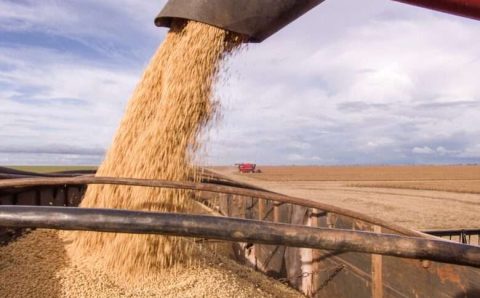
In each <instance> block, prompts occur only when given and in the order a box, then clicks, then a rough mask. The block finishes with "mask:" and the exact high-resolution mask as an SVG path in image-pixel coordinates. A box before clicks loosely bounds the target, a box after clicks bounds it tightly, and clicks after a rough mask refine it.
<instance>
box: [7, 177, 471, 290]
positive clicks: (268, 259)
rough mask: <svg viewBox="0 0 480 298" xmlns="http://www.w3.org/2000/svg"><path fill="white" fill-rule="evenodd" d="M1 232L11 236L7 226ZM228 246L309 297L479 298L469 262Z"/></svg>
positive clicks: (271, 206)
mask: <svg viewBox="0 0 480 298" xmlns="http://www.w3.org/2000/svg"><path fill="white" fill-rule="evenodd" d="M224 183H225V181H224ZM85 189H86V187H85V186H83V185H57V186H53V187H34V188H22V189H10V190H3V189H2V190H1V191H0V204H2V205H46V206H72V207H73V206H77V205H78V204H79V203H80V201H81V197H82V196H83V193H84V191H85ZM197 198H198V199H199V200H201V201H203V202H204V203H205V204H206V205H208V206H210V207H211V208H213V209H216V210H217V211H219V212H220V213H221V214H223V215H225V216H229V217H238V218H247V219H261V220H266V221H274V222H283V223H291V224H299V225H308V226H313V227H329V228H342V229H353V230H364V231H375V232H383V233H391V234H395V232H393V231H390V230H387V229H385V228H380V227H378V226H375V225H372V224H369V223H366V222H363V221H360V220H355V219H352V218H350V217H346V216H341V215H338V214H335V213H331V212H324V211H322V210H316V209H312V208H306V207H303V206H299V205H293V204H285V203H276V202H275V201H272V200H265V199H256V198H247V197H240V196H235V195H228V194H213V193H207V192H199V193H198V197H197ZM3 232H4V234H5V233H6V236H7V237H10V238H11V237H12V231H5V229H4V231H3ZM1 235H2V233H1V232H0V238H1ZM4 236H5V235H4ZM232 246H233V249H234V252H235V256H236V257H237V260H238V261H239V262H241V263H243V264H246V265H250V266H253V267H255V268H256V269H257V270H260V271H262V272H264V273H266V274H267V275H270V276H272V277H275V278H277V279H280V280H282V281H284V282H286V283H289V284H290V285H291V286H293V287H295V288H297V289H299V290H300V291H302V292H303V293H305V294H306V295H307V296H309V297H480V270H479V269H475V268H471V267H465V266H458V265H449V264H442V263H437V262H431V261H421V260H410V259H402V258H396V257H387V256H380V255H370V254H362V253H332V252H330V251H325V250H314V249H306V248H291V247H285V246H272V245H256V244H255V245H253V244H249V243H233V244H232Z"/></svg>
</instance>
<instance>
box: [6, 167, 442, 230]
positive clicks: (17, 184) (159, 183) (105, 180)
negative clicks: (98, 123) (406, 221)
mask: <svg viewBox="0 0 480 298" xmlns="http://www.w3.org/2000/svg"><path fill="white" fill-rule="evenodd" d="M83 184H114V185H131V186H145V187H163V188H177V189H190V190H196V191H208V192H215V193H225V194H232V195H238V196H243V197H254V198H260V199H267V200H273V201H278V202H282V203H289V204H295V205H301V206H305V207H309V208H316V209H321V210H323V211H328V212H332V213H336V214H339V215H344V216H348V217H351V218H354V219H359V220H362V221H364V222H367V223H371V224H375V225H378V226H381V227H384V228H387V229H389V230H392V231H395V232H398V233H400V234H403V235H407V236H414V237H423V238H434V236H431V235H428V234H424V233H422V232H418V231H414V230H410V229H407V228H404V227H402V226H398V225H395V224H392V223H390V222H387V221H385V220H382V219H379V218H375V217H373V216H369V215H365V214H362V213H359V212H355V211H352V210H348V209H344V208H340V207H337V206H333V205H329V204H324V203H320V202H317V201H313V200H307V199H303V198H296V197H291V196H287V195H283V194H278V193H274V192H266V191H260V190H252V189H244V188H239V187H231V186H223V185H214V184H206V183H194V182H179V181H166V180H150V179H133V178H113V177H93V176H79V177H73V178H68V177H59V178H25V179H9V180H0V189H2V188H23V187H32V186H45V185H83Z"/></svg>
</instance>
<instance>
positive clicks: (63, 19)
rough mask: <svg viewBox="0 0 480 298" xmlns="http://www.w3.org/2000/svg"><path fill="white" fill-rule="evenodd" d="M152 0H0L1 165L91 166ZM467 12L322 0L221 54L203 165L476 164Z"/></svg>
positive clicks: (472, 26)
mask: <svg viewBox="0 0 480 298" xmlns="http://www.w3.org/2000/svg"><path fill="white" fill-rule="evenodd" d="M164 3H165V1H160V0H157V1H152V0H102V1H96V0H42V1H34V0H0V127H1V128H0V164H3V165H18V164H98V163H99V162H100V161H101V160H102V157H103V154H104V152H105V149H106V148H107V147H108V146H109V144H110V142H111V140H112V137H113V134H114V131H115V129H116V127H117V125H118V123H119V120H120V118H121V116H122V113H123V111H124V107H125V104H126V101H127V100H128V98H129V96H130V94H131V93H132V90H133V88H134V86H135V84H136V82H137V81H138V78H139V77H140V75H141V72H142V70H143V69H144V68H145V66H146V64H147V63H148V60H149V58H150V57H151V55H152V54H153V52H154V51H155V49H156V48H157V47H158V45H159V44H160V43H161V42H162V40H163V38H164V36H165V33H166V30H165V29H159V28H155V27H154V26H153V19H154V17H155V15H156V14H157V13H158V11H159V10H160V8H161V7H162V6H163V4H164ZM479 36H480V22H476V21H472V20H468V19H463V18H459V17H454V16H449V15H445V14H441V13H436V12H432V11H428V10H424V9H419V8H415V7H410V6H406V5H403V4H398V3H395V2H391V1H387V0H363V1H351V0H327V1H326V2H325V3H324V4H322V5H320V6H318V7H317V8H316V9H314V10H312V11H311V12H309V13H308V14H307V15H305V16H304V17H302V18H301V19H299V20H297V21H296V22H295V23H293V24H291V25H290V26H288V27H286V28H285V29H284V30H282V31H281V32H279V33H277V34H276V35H274V36H273V37H271V38H270V39H268V40H266V41H265V42H264V43H262V44H252V45H250V46H249V47H248V49H247V50H245V51H242V52H241V53H239V54H238V55H236V56H235V57H234V58H233V59H231V61H229V68H230V71H229V74H228V79H226V80H224V81H225V82H224V83H222V85H220V86H218V88H217V90H218V91H217V94H218V96H219V97H220V98H221V101H222V105H223V118H222V120H221V121H219V122H218V123H217V125H216V127H215V128H214V129H213V130H212V131H211V134H210V137H209V138H208V140H209V142H208V145H207V147H206V150H205V151H206V152H205V153H204V154H205V155H204V156H203V157H202V160H204V161H205V162H207V163H209V164H232V163H235V162H238V161H252V162H257V163H261V164H401V163H409V164H410V163H478V162H480V117H479V115H478V111H479V110H480V80H479V77H480V38H478V37H479Z"/></svg>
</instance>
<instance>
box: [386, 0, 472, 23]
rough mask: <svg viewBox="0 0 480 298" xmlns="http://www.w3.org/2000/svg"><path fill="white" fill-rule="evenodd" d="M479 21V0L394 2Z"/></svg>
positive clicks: (405, 0) (398, 0)
mask: <svg viewBox="0 0 480 298" xmlns="http://www.w3.org/2000/svg"><path fill="white" fill-rule="evenodd" d="M394 1H397V2H402V3H407V4H411V5H415V6H421V7H425V8H429V9H433V10H437V11H442V12H446V13H449V14H454V15H458V16H462V17H467V18H472V19H476V20H480V0H394Z"/></svg>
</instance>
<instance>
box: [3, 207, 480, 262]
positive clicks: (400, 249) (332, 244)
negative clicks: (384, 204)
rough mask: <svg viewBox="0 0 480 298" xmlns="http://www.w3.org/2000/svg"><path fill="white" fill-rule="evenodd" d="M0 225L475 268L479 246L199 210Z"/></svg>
mask: <svg viewBox="0 0 480 298" xmlns="http://www.w3.org/2000/svg"><path fill="white" fill-rule="evenodd" d="M0 226H4V227H11V228H46V229H60V230H88V231H98V232H116V233H137V234H162V235H176V236H184V237H202V238H209V239H218V240H227V241H236V242H251V243H261V244H271V245H285V246H293V247H306V248H318V249H327V250H333V251H354V252H362V253H372V254H381V255H389V256H396V257H403V258H413V259H425V260H432V261H438V262H444V263H452V264H460V265H467V266H472V267H479V268H480V248H479V247H474V246H470V245H460V244H456V243H451V242H445V241H439V240H430V239H422V238H413V237H405V236H399V235H389V234H378V233H371V232H362V231H351V230H339V229H325V228H312V227H306V226H299V225H289V224H281V223H271V222H264V221H256V220H246V219H238V218H227V217H216V216H205V215H187V214H179V213H153V212H141V211H127V210H118V209H93V208H68V207H67V208H65V207H31V206H0Z"/></svg>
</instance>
